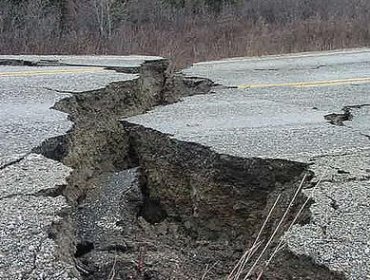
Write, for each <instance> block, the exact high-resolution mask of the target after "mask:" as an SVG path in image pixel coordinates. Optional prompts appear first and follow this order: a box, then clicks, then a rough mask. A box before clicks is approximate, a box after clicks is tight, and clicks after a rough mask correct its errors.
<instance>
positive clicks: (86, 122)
mask: <svg viewBox="0 0 370 280" xmlns="http://www.w3.org/2000/svg"><path fill="white" fill-rule="evenodd" d="M166 68H167V63H166V61H164V60H160V61H152V62H147V63H144V64H143V66H142V67H141V68H140V69H139V72H140V78H138V79H136V80H132V81H125V82H118V83H112V84H110V85H108V86H107V87H106V88H104V89H100V90H94V91H89V92H83V93H78V94H74V95H72V96H71V97H68V98H66V99H63V100H61V101H60V102H58V103H57V104H56V105H55V109H58V110H60V111H63V112H66V113H68V114H69V117H70V119H71V120H72V121H73V122H74V126H73V128H72V130H71V131H69V132H68V133H67V134H66V135H64V136H60V137H56V138H52V139H49V140H47V141H45V142H44V143H43V144H42V145H41V146H40V147H38V148H37V149H35V151H36V152H39V153H42V154H43V155H45V156H46V157H49V158H52V159H55V160H58V161H61V162H63V163H64V164H66V165H68V166H71V167H72V168H73V169H74V171H73V172H72V174H71V176H70V177H69V179H68V185H67V186H63V187H61V188H60V189H58V192H59V193H63V195H64V196H65V197H66V198H67V200H68V201H69V203H70V204H71V206H72V207H73V214H72V215H69V216H67V217H65V219H64V222H63V223H61V224H58V225H55V227H54V229H52V230H51V232H50V237H52V238H53V239H55V240H56V241H57V242H58V244H59V246H60V248H61V249H60V251H61V252H60V255H61V256H63V257H65V258H67V257H68V258H74V259H75V263H76V268H77V270H78V271H79V273H80V275H81V277H82V278H83V279H225V278H226V277H227V275H228V273H230V271H231V270H232V268H233V266H234V265H235V263H236V262H237V260H238V259H239V258H240V257H241V255H242V254H243V252H244V251H245V250H246V249H247V248H249V247H250V246H251V244H252V243H253V241H254V239H255V237H256V235H257V233H258V230H259V228H260V226H261V224H262V223H263V221H264V219H265V217H266V216H267V213H268V211H269V209H270V207H271V206H272V204H273V203H274V201H275V199H276V197H277V196H278V195H279V194H280V195H281V199H280V203H279V205H278V207H277V208H276V210H275V212H274V214H273V216H272V219H271V222H269V224H268V225H267V228H266V231H265V232H264V233H263V236H262V240H267V239H268V237H269V236H270V234H271V233H272V231H273V229H274V227H275V226H276V224H277V222H278V219H279V217H281V216H282V213H283V212H284V211H285V209H286V206H287V205H288V203H289V201H290V199H291V197H292V196H293V193H294V192H295V191H296V188H297V185H298V184H299V182H300V180H301V178H302V176H303V174H304V173H305V172H307V166H306V165H305V164H303V163H298V162H292V161H286V160H278V159H259V158H240V157H233V156H229V155H224V154H218V153H215V152H213V151H212V150H211V149H209V148H207V147H204V146H202V145H199V144H196V143H189V142H184V141H179V140H176V139H172V138H171V137H170V136H169V135H165V134H162V133H160V132H158V131H154V130H152V129H148V128H145V127H142V126H139V125H135V124H131V123H128V122H125V121H121V119H122V118H123V117H128V116H132V115H136V114H140V113H143V112H145V111H147V110H149V109H151V108H153V107H154V106H156V105H160V104H168V103H173V102H177V101H179V99H180V98H181V97H182V96H187V95H192V94H202V93H203V94H205V93H207V92H209V91H210V90H211V89H212V83H211V81H209V80H205V79H197V78H189V77H184V76H181V75H175V76H167V75H166V72H165V71H166ZM115 70H117V71H120V70H122V71H124V70H123V69H115ZM306 185H307V186H309V185H310V182H309V180H308V181H307V182H306ZM56 193H57V192H56ZM303 199H304V198H303V197H299V199H298V200H297V203H296V204H295V205H294V210H293V211H292V212H291V214H290V216H289V217H288V219H287V223H288V222H289V221H291V220H292V218H293V216H294V213H295V211H296V210H297V209H298V208H299V206H300V204H301V203H302V200H303ZM309 218H310V217H309V212H308V211H305V212H304V214H303V215H302V216H301V219H300V221H299V222H300V223H304V222H307V221H308V220H309ZM285 228H286V227H285ZM283 231H284V227H283V229H282V231H281V232H280V233H279V236H280V235H281V234H282V233H283ZM267 255H268V254H267ZM206 271H207V273H206V274H205V272H206ZM202 277H204V278H202ZM292 278H294V279H342V276H340V275H336V274H333V273H332V272H330V271H329V270H328V269H326V268H325V267H320V266H318V265H315V264H314V263H313V262H312V261H311V260H310V259H308V258H307V257H301V256H295V255H293V254H292V253H290V252H289V251H288V250H283V251H282V252H280V254H279V255H278V256H277V258H276V259H275V262H274V263H273V264H272V265H271V267H270V269H269V270H268V271H265V273H264V278H263V279H292Z"/></svg>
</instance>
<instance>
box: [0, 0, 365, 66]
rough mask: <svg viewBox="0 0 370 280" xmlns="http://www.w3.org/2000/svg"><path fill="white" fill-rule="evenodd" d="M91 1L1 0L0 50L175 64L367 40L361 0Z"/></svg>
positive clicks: (342, 45) (343, 45) (361, 43)
mask: <svg viewBox="0 0 370 280" xmlns="http://www.w3.org/2000/svg"><path fill="white" fill-rule="evenodd" d="M94 1H95V2H96V1H97V0H94ZM94 1H93V0H84V1H73V0H70V1H68V2H69V3H72V4H71V5H70V6H71V7H69V9H67V12H65V13H67V14H66V15H64V16H63V17H61V15H60V11H59V10H58V9H57V8H55V7H54V8H52V7H48V8H45V7H44V6H43V4H42V2H43V1H41V0H29V1H24V4H22V5H20V6H17V7H16V8H14V7H12V5H10V4H9V1H7V0H0V53H1V54H9V53H13V54H17V53H22V54H26V53H27V54H30V53H37V54H41V53H43V54H48V53H56V54H148V55H161V56H165V57H169V58H171V59H172V62H173V65H174V66H175V67H176V68H180V67H184V66H187V65H189V64H191V63H193V62H197V61H204V60H212V59H219V58H224V57H235V56H254V55H265V54H278V53H290V52H298V51H311V50H329V49H335V48H347V47H359V46H367V45H369V44H370V25H369V24H368V23H369V22H370V15H369V12H368V11H370V2H369V1H364V0H358V1H350V0H335V1H334V0H327V1H324V3H323V1H321V0H305V1H304V0H294V1H293V0H276V1H275V0H265V1H263V3H262V2H261V1H257V0H249V1H242V0H240V1H239V5H237V6H226V7H224V9H223V10H222V11H221V12H219V13H214V12H211V11H209V10H208V9H207V8H205V7H204V6H200V7H197V9H195V10H194V6H191V5H188V6H186V5H185V6H184V7H178V8H176V9H175V8H171V7H169V6H168V5H164V4H163V1H160V0H151V1H149V0H141V1H126V2H125V3H127V5H124V6H122V7H119V8H116V9H117V10H114V11H110V10H109V11H108V10H104V9H103V10H102V11H101V12H102V13H100V10H99V11H98V12H99V13H98V14H101V15H102V17H101V16H99V17H97V16H96V14H97V13H96V12H97V9H102V8H99V7H100V6H99V7H96V6H94V5H93V2H94ZM104 1H108V0H100V1H98V2H104ZM188 2H189V1H188ZM188 2H186V3H188ZM190 2H191V1H190ZM355 2H356V3H355ZM27 3H28V4H27ZM73 3H74V4H73ZM45 9H46V10H45ZM35 26H37V28H35Z"/></svg>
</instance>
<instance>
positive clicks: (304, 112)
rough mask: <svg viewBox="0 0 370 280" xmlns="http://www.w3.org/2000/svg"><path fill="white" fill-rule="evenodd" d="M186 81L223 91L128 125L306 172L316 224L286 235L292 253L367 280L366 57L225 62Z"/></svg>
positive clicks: (368, 53)
mask: <svg viewBox="0 0 370 280" xmlns="http://www.w3.org/2000/svg"><path fill="white" fill-rule="evenodd" d="M184 73H185V74H187V75H189V76H196V77H204V78H209V79H211V80H213V81H214V82H216V83H219V84H220V85H221V86H219V87H216V88H215V89H214V93H213V94H211V95H202V96H193V97H188V98H184V100H183V102H181V103H177V104H173V105H168V106H165V107H158V108H156V109H154V110H153V111H151V112H149V113H147V114H145V115H140V116H135V117H132V118H129V119H127V120H128V121H130V122H132V123H136V124H141V125H143V126H145V127H150V128H153V129H156V130H159V131H161V132H163V133H168V134H171V135H172V137H174V138H176V139H180V140H184V141H192V142H197V143H200V144H203V145H206V146H209V147H211V148H212V149H213V150H215V151H217V152H220V153H226V154H231V155H236V156H242V157H263V158H283V159H289V160H295V161H304V162H308V163H311V164H312V165H311V169H312V170H313V171H314V172H315V174H316V180H319V179H318V178H320V177H321V176H324V180H323V183H322V184H320V185H319V186H318V187H317V188H316V189H315V191H314V193H313V194H312V195H313V197H314V198H315V201H316V202H315V204H313V205H312V207H311V210H312V213H313V221H312V223H311V224H308V225H306V226H295V227H294V229H293V230H292V232H290V233H288V234H287V243H288V245H289V248H290V250H292V251H293V252H295V253H297V254H306V255H309V256H311V257H312V258H313V260H314V261H316V262H317V263H319V264H323V265H326V266H328V267H329V268H330V269H333V270H338V271H342V272H344V273H345V275H346V276H347V278H348V279H353V280H361V279H370V263H369V250H370V248H369V246H370V242H369V240H370V220H369V219H368V217H370V205H369V204H368V200H369V199H368V198H369V197H370V162H369V153H370V137H369V132H370V121H369V120H370V114H369V113H370V110H369V109H370V107H369V104H370V49H359V50H348V51H336V52H320V53H304V54H294V55H285V56H268V57H261V58H240V59H228V60H222V61H214V62H205V63H199V64H196V65H194V66H193V67H191V68H189V69H187V70H185V71H184ZM344 106H354V107H353V108H352V109H351V110H352V114H353V119H352V121H346V122H344V126H336V125H332V124H329V123H328V121H327V120H326V119H325V118H324V116H325V115H327V114H330V113H343V111H342V109H343V107H344ZM307 193H308V195H310V194H309V192H308V191H307Z"/></svg>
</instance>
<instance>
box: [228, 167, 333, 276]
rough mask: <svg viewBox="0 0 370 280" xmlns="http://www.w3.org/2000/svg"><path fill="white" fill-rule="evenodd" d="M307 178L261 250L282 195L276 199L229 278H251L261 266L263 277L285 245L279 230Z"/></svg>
mask: <svg viewBox="0 0 370 280" xmlns="http://www.w3.org/2000/svg"><path fill="white" fill-rule="evenodd" d="M325 173H326V172H324V174H323V175H322V176H321V178H320V179H319V181H318V182H317V183H316V185H315V187H314V188H313V189H312V191H311V193H310V195H308V196H307V198H306V199H305V201H304V202H303V203H302V205H301V207H300V208H299V210H298V211H297V213H295V215H294V218H293V220H292V221H290V222H289V225H288V227H287V229H286V230H285V232H289V231H290V230H291V229H292V227H293V226H294V225H295V223H296V222H297V220H298V219H299V217H300V216H301V214H302V212H303V210H304V209H305V208H306V207H307V205H308V203H309V201H311V200H312V198H313V195H314V193H315V191H316V189H317V188H318V186H319V185H320V183H321V181H322V178H324V176H325ZM306 178H307V175H305V176H304V177H303V179H302V181H301V183H300V184H299V186H298V188H297V190H296V192H295V193H294V196H293V197H292V198H291V200H290V202H289V204H288V206H287V207H286V209H285V211H284V213H283V215H282V217H281V218H280V220H279V222H278V224H277V225H276V227H275V228H274V229H273V232H272V233H271V235H270V236H269V239H268V240H267V242H266V243H265V244H264V246H263V248H262V250H259V248H260V247H261V245H262V244H263V243H264V241H263V240H260V238H261V236H262V234H263V231H264V229H265V227H266V225H267V224H268V223H269V220H270V218H271V216H272V213H273V211H274V209H275V208H276V207H277V205H278V202H279V200H280V195H279V196H278V197H277V198H276V200H275V202H274V204H273V206H272V207H271V209H270V211H269V213H268V215H267V217H266V219H265V221H264V222H263V224H262V226H261V229H260V231H259V233H258V235H257V237H256V240H255V241H254V243H253V245H252V246H251V248H249V249H248V250H246V252H245V253H244V254H243V256H242V257H241V258H240V259H239V261H238V263H237V264H236V265H235V267H234V269H233V270H232V272H231V273H230V274H229V276H228V278H227V279H228V280H247V279H250V277H251V276H252V275H253V274H254V273H255V270H256V268H257V267H258V268H259V272H258V274H257V278H256V279H257V280H260V279H261V278H262V275H263V273H264V271H266V270H267V269H268V267H269V265H270V264H271V263H272V261H273V259H274V258H275V257H276V255H277V254H278V253H279V252H280V251H281V250H282V249H283V248H284V246H285V242H284V238H283V237H282V236H278V232H279V230H280V228H281V227H282V226H283V224H285V223H286V222H287V217H288V215H289V214H291V213H290V212H291V210H292V207H293V204H294V203H295V202H296V199H297V197H298V195H299V193H300V192H301V191H302V187H303V185H304V183H305V181H306ZM276 240H279V242H278V243H277V245H275V247H274V248H271V247H272V244H273V243H276ZM258 251H259V254H258V256H257V257H256V258H255V259H254V262H253V263H250V261H251V260H252V257H253V256H254V255H255V254H256V253H257V252H258ZM267 252H269V256H265V255H266V253H267ZM262 260H265V261H264V263H261V262H262ZM246 267H248V269H246Z"/></svg>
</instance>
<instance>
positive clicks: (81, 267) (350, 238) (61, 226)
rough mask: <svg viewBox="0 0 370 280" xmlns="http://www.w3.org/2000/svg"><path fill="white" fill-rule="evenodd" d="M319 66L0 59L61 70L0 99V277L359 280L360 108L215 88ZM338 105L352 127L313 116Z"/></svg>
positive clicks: (363, 168) (364, 183) (364, 146)
mask: <svg viewBox="0 0 370 280" xmlns="http://www.w3.org/2000/svg"><path fill="white" fill-rule="evenodd" d="M304 56H307V54H305V55H304ZM347 56H351V59H352V60H356V59H359V58H358V56H362V57H363V56H364V54H363V53H360V52H358V53H356V52H349V54H347ZM328 57H329V63H334V62H330V59H331V57H332V56H331V54H330V53H328V54H327V56H325V54H323V55H320V56H317V54H311V56H309V55H308V57H306V58H305V59H306V60H305V59H302V58H299V59H298V60H299V63H298V66H297V65H296V64H294V63H293V62H294V59H297V58H292V57H289V56H287V57H280V58H279V57H266V58H261V59H255V60H253V59H250V60H248V59H247V60H242V61H241V62H240V61H236V60H233V61H221V62H215V63H212V62H210V63H205V64H198V65H195V66H194V67H192V68H190V69H188V70H186V71H184V73H179V74H171V73H167V71H166V70H167V67H168V63H167V61H166V60H164V59H161V58H157V57H153V58H150V57H97V58H92V57H90V58H88V57H50V56H44V57H34V56H30V57H27V56H25V57H0V62H1V61H2V63H0V64H6V65H12V66H2V67H5V68H6V73H9V72H21V71H20V69H21V70H22V72H24V73H26V72H27V73H28V71H31V70H30V69H31V68H32V69H35V67H36V69H37V71H39V72H40V73H42V72H48V71H49V73H50V71H59V70H61V68H62V70H63V71H65V73H64V74H63V75H62V74H58V75H60V76H58V77H57V79H52V78H50V77H49V78H38V79H39V80H37V81H36V82H34V83H35V84H33V85H32V79H28V80H27V81H26V85H25V88H24V89H23V90H22V92H21V94H19V95H18V94H14V95H13V96H11V97H9V96H8V95H6V92H5V90H4V92H2V96H4V99H3V100H5V102H3V106H2V107H3V108H2V109H4V110H2V115H1V119H2V120H4V122H3V123H5V125H2V127H1V129H2V131H1V134H2V135H1V136H2V137H3V139H5V140H4V141H2V143H1V144H2V146H1V159H0V160H1V168H0V173H1V177H0V178H1V179H0V180H1V186H2V187H1V192H2V195H1V200H0V202H1V203H2V206H1V209H2V213H1V214H2V215H1V217H2V218H1V219H2V220H1V223H2V229H1V231H2V236H4V238H2V240H1V248H0V278H1V279H38V277H43V279H244V278H245V277H246V276H247V277H249V278H248V279H257V278H258V277H259V278H260V279H365V278H366V276H367V275H368V274H369V269H370V268H369V267H368V265H367V261H366V260H367V259H368V257H369V256H368V254H369V247H370V244H369V243H368V241H367V240H368V238H367V232H366V228H368V225H369V224H370V223H367V222H366V217H367V216H368V215H366V213H367V212H366V211H369V205H368V199H367V198H368V197H369V191H368V190H367V189H368V183H369V176H370V170H369V160H368V158H369V152H368V151H369V148H370V143H369V140H368V138H367V137H366V135H368V134H369V133H368V132H367V129H368V128H367V127H366V125H365V123H366V119H367V118H368V114H367V107H366V106H361V104H368V103H370V102H369V100H368V99H369V97H368V95H366V94H362V95H360V96H357V97H356V99H357V100H356V102H357V104H358V106H357V107H356V106H354V105H355V104H353V103H351V104H342V103H343V102H348V96H346V94H343V99H342V100H340V99H338V100H337V101H336V102H334V104H333V102H330V103H329V102H322V100H317V99H314V98H312V97H313V96H315V94H320V93H319V92H318V91H310V90H308V91H307V90H306V91H302V92H300V93H302V97H298V96H297V93H296V91H295V90H296V89H292V88H289V87H286V86H285V87H283V88H279V89H278V90H276V89H271V88H268V89H267V88H258V89H252V88H253V87H239V88H237V86H238V85H239V81H237V80H234V81H232V80H231V81H229V82H228V83H227V82H224V81H223V80H222V79H220V78H219V77H220V76H222V77H223V78H224V79H226V78H227V75H228V71H229V72H230V73H232V71H234V72H235V73H243V75H244V76H245V79H251V80H252V79H255V77H254V76H253V75H255V76H257V74H258V75H261V77H264V76H269V75H271V72H272V73H276V72H278V73H280V72H282V73H287V72H289V73H291V72H292V71H293V72H294V71H296V72H298V73H300V72H305V71H307V72H309V73H312V72H313V71H314V69H316V68H317V67H316V65H312V63H313V62H312V61H315V60H316V63H317V64H320V65H321V64H323V63H325V62H326V60H328ZM362 60H363V59H362ZM364 63H365V62H364ZM271 64H274V65H275V67H276V69H275V68H274V69H271ZM292 64H294V65H293V66H294V67H293V66H292ZM24 65H29V66H27V70H25V69H24V67H25V66H24ZM17 67H19V69H18V68H17ZM335 67H339V66H338V65H336V66H335ZM344 67H347V66H344ZM29 68H30V69H29ZM292 68H294V69H292ZM225 69H226V70H225ZM320 69H321V67H320ZM3 71H4V70H3ZM33 71H34V70H33ZM79 71H80V72H79ZM83 71H86V72H85V73H82V72H83ZM78 72H79V73H78ZM18 75H20V74H18ZM23 75H26V74H23ZM239 76H240V75H239ZM239 76H238V75H236V76H235V79H238V78H240V77H239ZM276 76H278V75H276ZM10 77H11V75H10V74H9V77H7V78H6V79H7V80H6V81H5V82H4V85H5V84H6V85H7V87H8V92H12V90H13V91H14V90H15V88H16V87H17V86H18V85H19V82H20V79H21V78H20V77H21V76H18V77H17V78H16V79H15V80H14V78H10ZM63 77H64V80H63ZM0 78H1V79H4V77H0ZM17 79H18V80H17ZM70 81H73V82H72V83H70ZM212 81H216V82H217V83H218V85H216V84H214V83H213V82H212ZM71 84H72V85H73V86H70V85H71ZM350 86H352V85H350ZM350 86H348V87H350ZM363 86H364V87H365V85H363ZM5 88H6V87H5ZM31 92H32V93H31ZM30 93H31V94H30ZM22 94H23V95H22ZM289 94H291V95H289ZM325 94H326V93H325ZM33 95H36V97H34V96H33ZM292 96H293V98H292ZM7 98H8V99H7ZM21 100H23V102H21ZM35 100H37V102H36V101H35ZM45 100H47V101H45ZM327 100H328V99H327ZM179 101H180V102H179ZM22 105H24V106H22ZM31 105H33V107H32V106H31ZM0 106H1V105H0ZM51 106H53V108H54V110H49V107H51ZM344 106H352V107H351V109H352V111H351V114H352V116H353V118H352V119H351V121H350V122H352V125H347V121H345V122H344V125H340V126H333V125H332V124H330V123H329V122H328V121H327V120H326V119H325V116H326V115H328V114H329V113H333V112H337V111H340V109H341V108H343V107H344ZM29 108H34V110H30V109H29ZM41 108H42V109H43V111H42V112H41V113H40V114H38V113H39V111H40V109H41ZM3 112H7V113H6V114H5V113H3ZM22 112H23V114H22ZM146 112H147V113H146ZM11 113H13V114H14V115H16V117H17V118H19V122H17V123H14V121H11V120H9V118H8V117H9V115H10V114H11ZM25 115H26V116H27V115H28V117H24V116H25ZM22 116H23V117H22ZM67 116H68V119H67ZM36 117H37V118H38V119H37V120H38V121H37V122H36V126H37V127H35V121H34V120H35V118H36ZM6 120H8V121H7V122H6ZM17 120H18V119H17ZM364 120H365V121H364ZM9 135H10V136H11V137H13V139H22V140H17V141H19V142H18V144H17V142H15V143H13V144H12V142H11V141H7V139H8V138H7V139H6V138H5V137H9ZM21 136H24V138H21ZM349 140H350V141H349ZM293 197H295V199H294V201H293V200H292V198H293ZM307 198H308V199H307ZM287 209H288V210H289V211H287ZM282 217H283V218H284V219H281V218H282ZM267 218H268V219H267ZM292 223H294V224H295V225H294V226H292ZM261 227H262V228H263V230H262V231H261V230H260V229H261ZM256 240H257V241H256ZM251 248H252V249H253V250H252V251H249V252H253V254H249V255H248V262H246V263H245V265H244V264H243V265H240V262H239V260H240V259H241V258H242V259H243V255H244V256H246V255H245V254H244V253H245V252H246V251H248V250H249V249H251ZM277 249H278V250H277ZM275 253H276V254H275ZM271 256H273V258H272V259H271V262H270V261H269V259H270V258H271ZM244 260H245V258H244ZM266 262H268V265H266ZM242 266H243V267H242Z"/></svg>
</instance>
